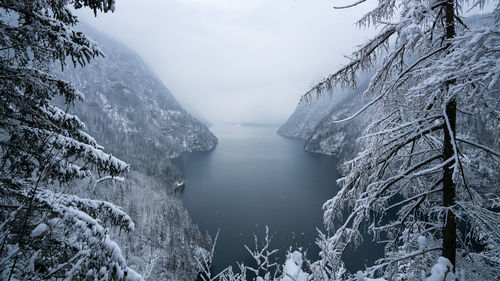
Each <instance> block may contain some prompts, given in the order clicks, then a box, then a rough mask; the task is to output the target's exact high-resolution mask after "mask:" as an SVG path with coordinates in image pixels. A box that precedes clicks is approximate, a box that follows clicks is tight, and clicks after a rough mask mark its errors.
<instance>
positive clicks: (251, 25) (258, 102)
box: [77, 0, 374, 124]
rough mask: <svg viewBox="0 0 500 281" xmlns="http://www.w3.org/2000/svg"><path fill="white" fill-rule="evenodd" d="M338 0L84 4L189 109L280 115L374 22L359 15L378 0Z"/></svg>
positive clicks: (84, 15) (261, 118) (252, 116)
mask: <svg viewBox="0 0 500 281" xmlns="http://www.w3.org/2000/svg"><path fill="white" fill-rule="evenodd" d="M334 3H335V4H342V2H340V1H338V2H334V1H332V0H316V1H305V0H273V1H264V0H142V1H137V0H116V10H115V12H114V13H109V14H98V15H97V17H94V15H93V13H92V12H90V11H83V10H82V11H78V13H77V14H78V15H79V16H80V19H81V20H83V21H85V22H87V23H88V24H90V25H91V26H93V27H95V28H97V29H98V30H100V31H102V32H104V33H106V34H109V35H111V36H112V37H114V38H116V39H118V40H119V41H121V42H123V43H125V44H126V45H127V46H128V47H130V48H131V49H132V50H134V51H136V52H137V53H139V55H140V56H141V57H142V58H144V60H145V61H146V62H147V63H148V64H149V65H150V66H151V67H152V68H153V69H154V71H155V72H156V73H157V74H158V76H159V77H160V79H161V80H162V81H163V82H164V83H165V85H166V86H167V87H168V88H169V89H170V90H171V91H172V92H173V94H174V95H175V97H176V98H177V99H178V100H179V102H180V103H181V104H182V105H183V106H184V107H185V108H186V109H187V110H188V111H190V112H193V113H195V114H198V115H201V116H203V117H204V118H206V119H208V120H209V121H210V122H212V123H222V122H258V123H275V124H278V123H282V122H284V121H286V119H287V118H288V116H289V115H290V114H291V113H292V112H293V110H294V108H295V106H296V105H297V102H298V100H299V98H300V96H301V95H302V94H304V93H305V92H306V91H307V90H309V89H310V88H311V87H312V86H313V85H314V84H315V82H318V81H319V80H320V79H321V78H322V77H323V76H326V75H327V74H329V73H331V72H333V71H335V70H336V69H337V68H338V67H340V66H341V65H342V64H343V63H345V62H346V61H347V59H346V58H345V57H344V55H349V54H350V53H351V50H352V48H353V47H354V46H356V45H358V44H361V43H362V42H363V41H365V40H366V39H367V37H368V36H369V35H370V33H373V32H374V31H373V30H363V29H358V27H357V26H356V25H355V21H356V19H358V18H359V17H360V16H361V15H362V14H364V13H365V12H366V11H368V9H369V8H370V7H371V6H370V4H366V3H365V4H362V5H360V6H359V7H356V8H354V9H348V10H334V9H333V5H334ZM346 3H347V2H346Z"/></svg>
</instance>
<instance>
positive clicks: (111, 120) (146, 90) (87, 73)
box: [53, 24, 217, 182]
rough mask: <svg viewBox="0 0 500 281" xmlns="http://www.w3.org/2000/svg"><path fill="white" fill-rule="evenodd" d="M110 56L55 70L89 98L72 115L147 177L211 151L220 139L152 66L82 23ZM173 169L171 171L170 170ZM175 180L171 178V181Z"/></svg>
mask: <svg viewBox="0 0 500 281" xmlns="http://www.w3.org/2000/svg"><path fill="white" fill-rule="evenodd" d="M78 29H81V30H83V31H84V32H85V33H86V34H88V35H89V36H90V37H91V38H92V39H93V40H95V41H96V42H97V43H98V45H99V48H100V49H101V50H102V51H103V52H104V54H105V57H99V58H96V59H94V60H92V61H91V62H90V63H89V64H88V65H86V66H85V67H77V68H73V67H71V62H68V63H69V67H65V68H64V71H62V72H61V71H60V66H59V65H57V64H55V65H54V67H53V69H54V71H55V72H56V74H57V75H58V76H59V77H61V78H62V79H64V80H67V81H70V82H71V83H72V84H73V85H75V87H76V88H77V89H78V90H80V91H82V93H83V94H84V95H85V102H82V103H76V104H75V107H73V108H70V112H72V113H75V114H76V115H78V116H79V117H80V118H81V119H82V121H84V122H85V124H87V127H88V130H89V132H90V133H91V134H92V135H93V136H94V137H95V138H96V139H97V140H98V141H100V142H101V143H102V144H103V145H104V147H106V148H107V149H108V150H109V151H110V152H112V153H113V155H116V156H118V157H120V158H121V159H124V160H126V161H128V162H130V164H131V165H132V168H133V169H134V170H140V171H143V172H145V173H147V174H155V175H163V176H165V175H166V174H168V173H172V170H169V169H174V170H175V168H173V167H171V165H170V162H169V160H168V159H169V158H173V157H176V156H179V155H180V154H181V153H183V152H192V151H206V150H211V149H213V148H214V147H215V146H216V145H217V138H216V137H215V136H214V135H213V134H212V133H211V132H210V131H209V130H208V128H207V126H206V125H204V124H203V123H201V122H200V121H198V120H197V119H195V118H194V117H192V116H191V115H190V114H189V113H187V112H186V111H185V110H184V109H183V108H182V106H181V105H180V104H179V103H178V102H177V100H176V99H175V97H174V96H173V95H172V93H171V92H170V91H169V90H168V88H167V87H166V86H165V85H164V84H163V82H162V81H160V79H159V78H158V77H157V76H156V74H155V73H154V72H153V71H152V70H151V68H150V67H149V66H148V65H147V64H146V63H145V62H144V61H143V60H142V59H141V58H140V57H139V56H138V55H137V54H136V53H134V52H133V51H131V50H129V49H128V48H127V47H126V46H124V45H123V44H121V43H119V42H117V41H116V40H114V39H112V38H110V37H108V36H106V35H104V34H102V33H100V32H98V31H96V30H94V29H92V28H91V27H89V26H87V25H85V24H79V25H78ZM167 170H168V171H167ZM165 180H167V181H169V182H170V180H171V179H170V178H169V177H168V176H167V178H166V179H165Z"/></svg>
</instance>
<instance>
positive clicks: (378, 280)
mask: <svg viewBox="0 0 500 281" xmlns="http://www.w3.org/2000/svg"><path fill="white" fill-rule="evenodd" d="M356 281H387V280H385V279H384V278H376V279H373V278H368V277H365V276H364V274H363V272H361V271H358V272H357V273H356Z"/></svg>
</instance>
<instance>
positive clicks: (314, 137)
mask: <svg viewBox="0 0 500 281" xmlns="http://www.w3.org/2000/svg"><path fill="white" fill-rule="evenodd" d="M361 100H362V97H361V94H360V93H351V94H350V95H349V96H347V97H346V98H344V99H343V100H342V101H340V102H339V103H337V104H335V105H334V106H333V107H332V108H331V110H330V112H329V113H328V114H327V115H326V116H325V117H324V118H323V119H322V120H321V121H320V122H319V123H318V124H317V125H316V127H315V128H314V131H313V132H312V133H311V135H310V136H309V138H308V139H307V142H306V144H305V147H304V149H305V150H306V151H309V152H314V153H321V154H327V155H332V156H335V157H337V158H339V159H341V160H345V159H348V158H352V157H353V156H355V155H356V153H357V152H359V149H360V145H359V142H358V138H359V137H360V136H361V133H362V131H363V130H364V129H365V128H366V126H368V124H369V122H370V120H371V116H373V115H372V113H371V112H365V113H362V114H361V115H359V116H358V117H356V118H354V119H352V120H349V121H345V122H340V123H339V122H336V121H338V120H342V119H345V118H347V117H350V116H351V115H353V114H354V113H356V111H358V110H359V109H360V108H361V106H362V105H363V103H362V102H360V101H361Z"/></svg>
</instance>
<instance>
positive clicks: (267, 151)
mask: <svg viewBox="0 0 500 281" xmlns="http://www.w3.org/2000/svg"><path fill="white" fill-rule="evenodd" d="M276 130H277V128H274V127H248V126H238V125H223V126H222V125H221V126H213V127H211V131H212V132H213V133H214V134H215V135H216V136H217V138H218V139H219V145H218V146H217V148H216V149H215V150H213V151H210V152H202V153H190V154H184V155H182V156H181V157H180V158H178V159H177V160H176V162H177V164H179V166H180V167H181V169H182V170H183V172H184V176H185V179H186V183H187V184H186V186H185V188H184V189H183V191H182V194H181V198H182V201H183V202H184V206H185V207H186V208H187V210H188V212H189V213H190V215H191V218H192V220H193V222H194V223H196V224H198V226H199V227H200V230H201V231H202V232H206V231H208V233H210V235H212V237H214V236H215V234H216V233H217V230H220V234H219V239H218V241H217V246H216V254H215V261H214V269H215V271H217V272H218V271H220V270H221V269H223V268H225V267H227V266H229V265H236V263H235V262H236V261H245V262H246V263H251V260H250V256H249V254H248V253H247V252H246V250H245V248H244V245H248V246H249V247H250V248H251V249H252V248H253V245H254V240H253V234H254V233H255V234H257V236H258V237H259V238H263V234H264V231H265V226H266V225H267V226H268V227H269V229H270V233H272V234H274V236H273V243H272V246H273V247H274V248H276V249H278V250H279V253H278V256H279V257H280V258H283V257H284V256H285V254H286V249H287V248H288V247H290V246H294V247H296V246H297V245H298V246H303V247H304V248H306V249H307V256H308V257H309V258H310V259H312V260H315V259H316V258H317V257H318V251H319V249H318V247H317V246H316V244H315V241H316V237H317V230H316V229H317V228H319V229H321V230H324V227H323V211H322V209H321V207H322V205H323V203H324V202H325V201H326V200H328V199H329V198H331V197H333V196H334V195H335V194H336V192H337V191H338V186H337V184H336V180H337V178H338V177H339V174H338V173H337V170H336V166H337V163H336V160H335V159H334V158H331V157H328V156H324V155H318V154H311V153H308V152H305V151H304V150H303V145H304V142H303V141H300V140H294V139H288V138H284V137H281V136H278V135H277V134H276ZM357 256H358V255H356V254H350V255H349V256H348V257H346V260H345V262H346V265H347V266H348V268H349V269H351V270H357V269H359V268H362V267H363V265H364V264H365V262H366V261H365V259H364V258H363V259H361V258H358V257H357ZM363 256H365V255H363Z"/></svg>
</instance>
